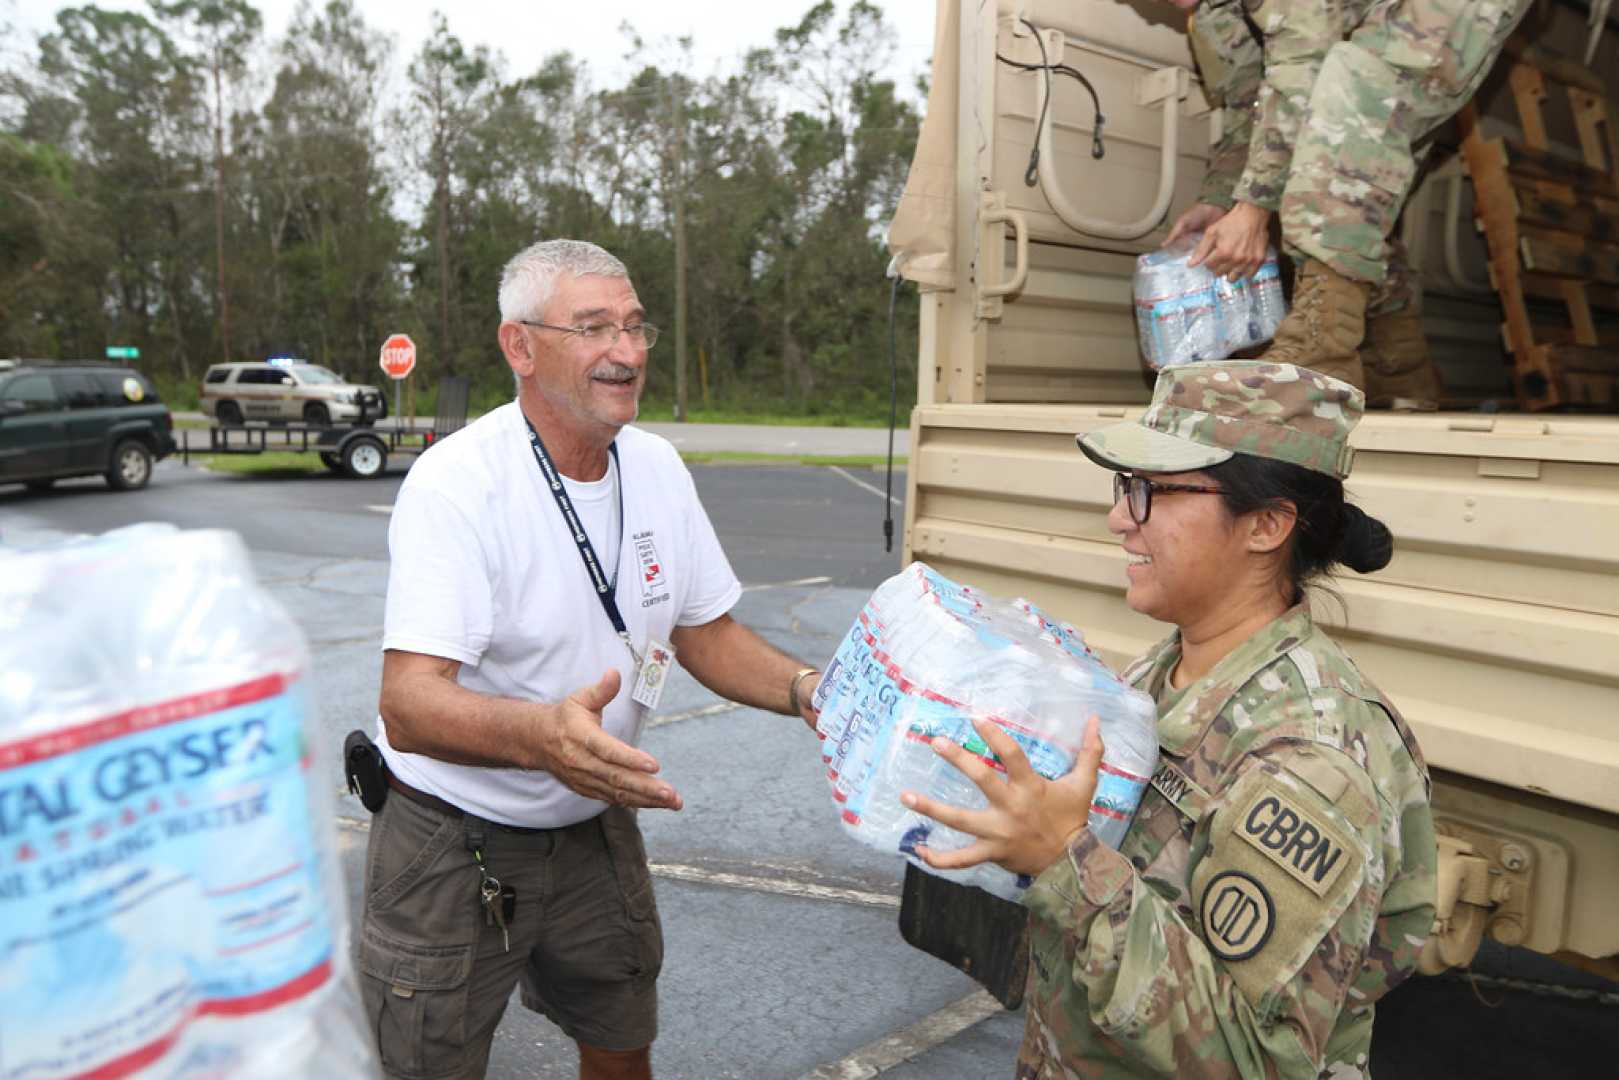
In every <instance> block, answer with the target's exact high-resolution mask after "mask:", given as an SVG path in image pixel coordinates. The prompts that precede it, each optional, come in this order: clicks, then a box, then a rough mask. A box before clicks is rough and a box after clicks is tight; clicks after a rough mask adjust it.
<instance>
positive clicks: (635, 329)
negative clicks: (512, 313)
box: [515, 319, 658, 349]
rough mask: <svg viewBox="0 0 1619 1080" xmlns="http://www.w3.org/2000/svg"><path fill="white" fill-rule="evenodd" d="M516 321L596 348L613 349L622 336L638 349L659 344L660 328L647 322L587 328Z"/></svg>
mask: <svg viewBox="0 0 1619 1080" xmlns="http://www.w3.org/2000/svg"><path fill="white" fill-rule="evenodd" d="M515 321H517V322H520V323H522V324H523V325H524V326H532V327H534V328H535V329H536V330H555V331H556V332H557V333H559V334H571V335H572V336H573V337H574V338H575V339H577V340H578V341H580V342H582V343H583V344H585V345H589V346H592V347H595V348H602V349H611V348H612V347H613V346H614V345H617V344H618V335H620V334H623V335H624V336H625V337H627V338H629V339H630V344H631V345H634V346H635V347H636V348H638V349H650V348H652V346H654V345H656V344H657V343H658V328H657V327H656V326H653V325H652V324H651V323H645V322H643V323H630V324H629V325H627V326H620V325H618V324H617V323H610V322H599V323H590V324H589V325H587V326H552V325H551V324H550V323H542V322H535V321H534V320H533V319H517V320H515Z"/></svg>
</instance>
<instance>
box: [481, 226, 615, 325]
mask: <svg viewBox="0 0 1619 1080" xmlns="http://www.w3.org/2000/svg"><path fill="white" fill-rule="evenodd" d="M563 274H571V275H572V276H574V277H586V276H591V275H593V276H596V277H615V278H628V277H629V276H630V272H629V270H627V269H625V267H624V264H623V263H622V262H620V261H619V260H618V259H617V258H616V257H615V256H613V255H610V254H608V252H607V251H605V250H604V249H602V248H600V247H597V246H596V245H595V244H592V243H589V242H587V241H584V240H542V241H540V242H539V243H537V244H530V245H529V246H528V247H526V248H524V249H523V250H522V251H519V252H518V253H517V254H516V255H513V256H512V258H511V261H510V262H508V263H507V264H506V267H505V269H503V270H502V271H501V272H500V317H501V319H502V320H506V319H539V318H542V317H543V316H544V314H545V306H546V305H547V304H549V303H550V302H551V294H552V293H554V292H555V291H556V286H557V279H558V278H559V277H561V276H562V275H563Z"/></svg>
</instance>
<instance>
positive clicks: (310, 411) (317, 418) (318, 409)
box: [304, 401, 332, 427]
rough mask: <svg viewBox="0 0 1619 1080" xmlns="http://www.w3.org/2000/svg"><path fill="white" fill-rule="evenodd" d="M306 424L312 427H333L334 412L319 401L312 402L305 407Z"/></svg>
mask: <svg viewBox="0 0 1619 1080" xmlns="http://www.w3.org/2000/svg"><path fill="white" fill-rule="evenodd" d="M304 423H306V424H308V425H310V426H311V427H331V426H332V410H330V409H328V408H327V407H326V406H324V405H322V404H321V403H320V402H318V401H311V402H310V403H309V404H308V405H305V406H304Z"/></svg>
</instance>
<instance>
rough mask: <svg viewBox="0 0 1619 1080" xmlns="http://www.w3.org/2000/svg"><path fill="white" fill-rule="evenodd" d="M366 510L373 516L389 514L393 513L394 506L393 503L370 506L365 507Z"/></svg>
mask: <svg viewBox="0 0 1619 1080" xmlns="http://www.w3.org/2000/svg"><path fill="white" fill-rule="evenodd" d="M366 509H367V510H369V511H371V512H372V513H373V514H391V513H393V512H394V504H393V503H388V504H386V505H382V504H380V503H378V504H372V505H369V506H367V507H366Z"/></svg>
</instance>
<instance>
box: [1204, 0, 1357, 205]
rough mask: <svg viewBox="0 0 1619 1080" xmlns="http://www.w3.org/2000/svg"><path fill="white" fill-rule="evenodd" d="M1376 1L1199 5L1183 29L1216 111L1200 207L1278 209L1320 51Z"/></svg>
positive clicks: (1260, 0) (1224, 0) (1211, 0)
mask: <svg viewBox="0 0 1619 1080" xmlns="http://www.w3.org/2000/svg"><path fill="white" fill-rule="evenodd" d="M1375 6H1376V0H1342V2H1340V3H1324V2H1322V0H1203V2H1202V3H1201V4H1199V5H1198V7H1197V10H1196V11H1195V12H1194V13H1193V15H1192V19H1191V21H1190V23H1189V24H1188V28H1187V31H1188V34H1189V36H1190V38H1191V45H1192V53H1193V55H1194V56H1195V57H1196V59H1197V66H1198V69H1199V70H1200V72H1201V73H1202V77H1203V85H1204V87H1205V88H1206V89H1207V91H1208V94H1209V98H1210V100H1211V101H1212V102H1214V103H1215V104H1217V105H1220V106H1221V107H1223V108H1224V110H1225V112H1224V115H1223V117H1222V120H1221V123H1222V125H1223V126H1222V127H1221V131H1220V138H1219V139H1218V140H1217V141H1216V143H1215V145H1214V147H1213V148H1212V150H1211V152H1210V157H1209V171H1208V172H1207V173H1206V174H1205V175H1204V178H1203V186H1202V188H1201V190H1200V191H1199V193H1198V201H1199V202H1207V203H1213V204H1214V205H1215V206H1224V207H1230V206H1231V205H1232V203H1233V202H1235V201H1236V200H1239V199H1240V200H1241V201H1243V202H1250V203H1253V204H1254V205H1256V206H1262V207H1264V208H1265V209H1267V210H1276V209H1278V208H1279V207H1280V206H1281V199H1282V188H1283V187H1284V186H1285V185H1286V184H1287V176H1288V169H1289V166H1290V164H1291V162H1292V157H1293V147H1294V146H1295V145H1296V144H1297V142H1298V135H1299V126H1300V124H1301V123H1303V122H1304V120H1305V117H1306V115H1307V113H1308V111H1309V101H1310V92H1311V91H1312V90H1313V89H1314V88H1315V83H1316V79H1317V77H1318V76H1319V75H1320V74H1321V64H1322V61H1323V60H1324V59H1325V58H1326V55H1327V50H1328V49H1330V48H1332V46H1333V45H1334V44H1336V43H1337V42H1339V41H1342V40H1343V39H1344V37H1345V36H1346V35H1347V34H1348V33H1349V32H1350V31H1352V30H1353V29H1354V28H1355V27H1357V26H1359V25H1360V24H1361V23H1362V22H1363V21H1364V20H1365V18H1366V16H1367V14H1368V13H1369V12H1370V11H1371V10H1372V8H1373V7H1375Z"/></svg>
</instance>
